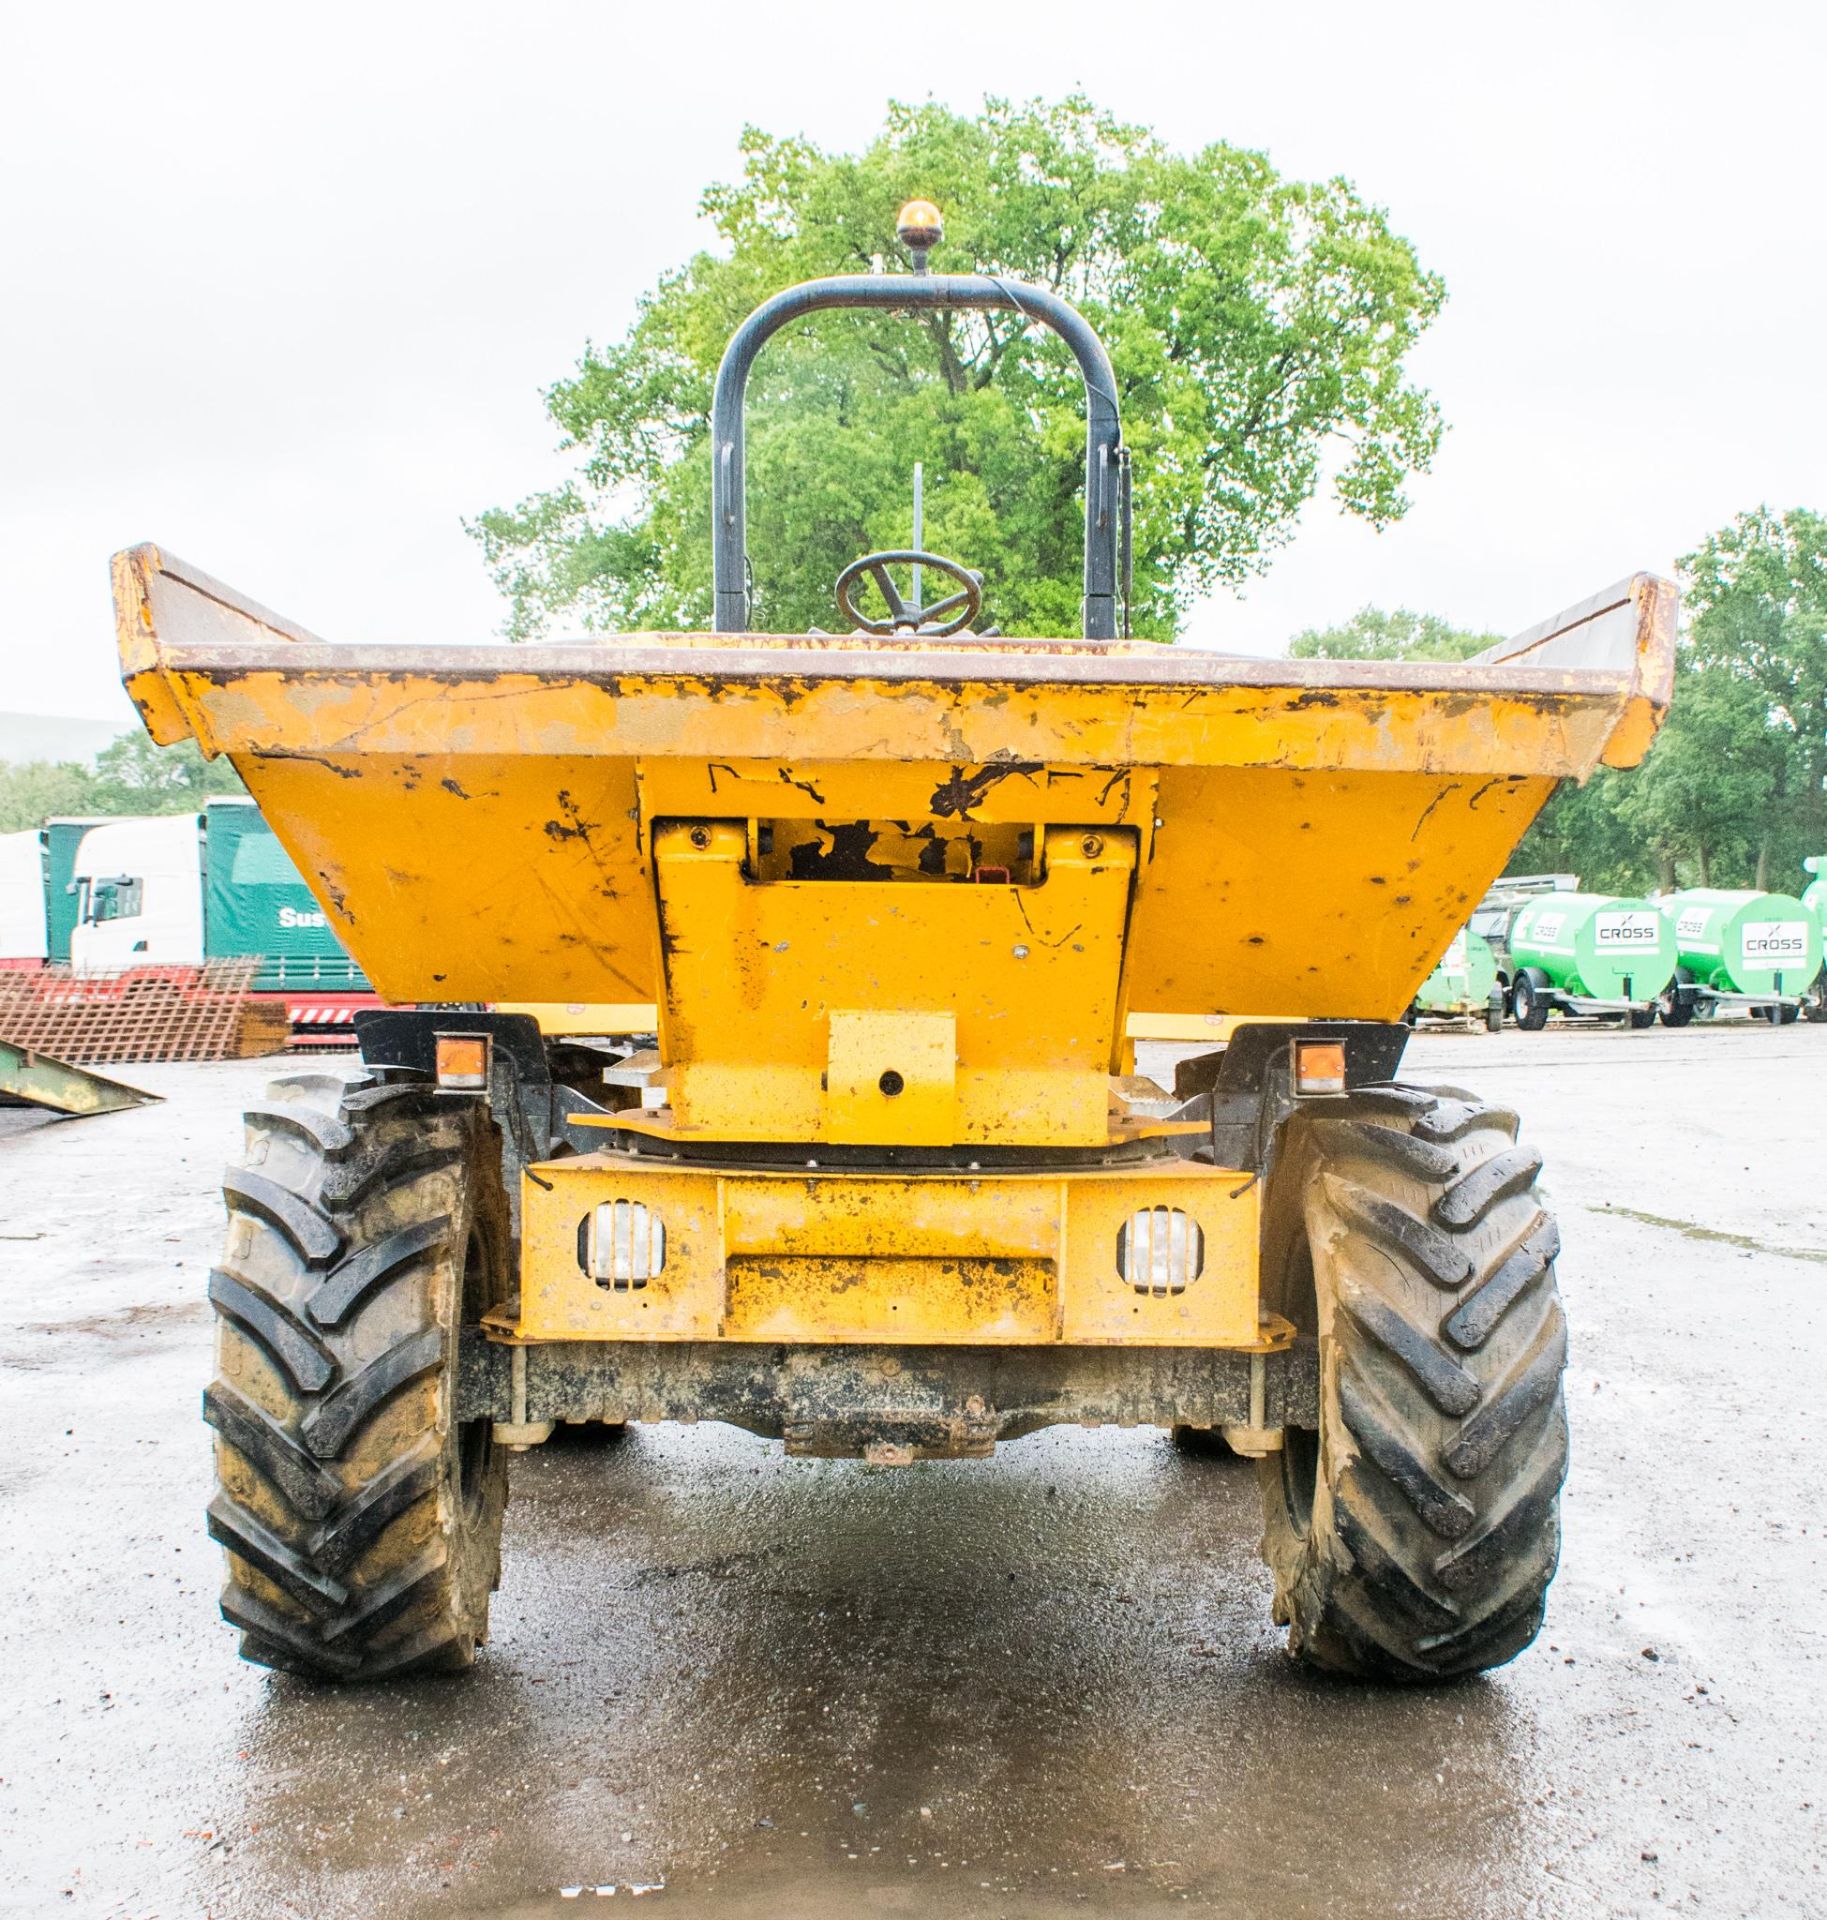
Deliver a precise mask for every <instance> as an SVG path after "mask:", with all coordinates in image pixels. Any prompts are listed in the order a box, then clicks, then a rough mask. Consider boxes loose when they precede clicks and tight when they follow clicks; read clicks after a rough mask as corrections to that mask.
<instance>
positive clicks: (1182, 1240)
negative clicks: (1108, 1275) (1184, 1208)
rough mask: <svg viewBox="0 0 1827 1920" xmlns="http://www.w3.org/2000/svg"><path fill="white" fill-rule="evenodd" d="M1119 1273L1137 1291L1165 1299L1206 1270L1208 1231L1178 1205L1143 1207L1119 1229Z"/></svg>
mask: <svg viewBox="0 0 1827 1920" xmlns="http://www.w3.org/2000/svg"><path fill="white" fill-rule="evenodd" d="M1116 1263H1117V1272H1118V1273H1120V1274H1121V1275H1122V1276H1123V1278H1124V1279H1125V1280H1127V1281H1128V1282H1129V1284H1130V1285H1131V1286H1132V1287H1134V1288H1135V1290H1136V1292H1137V1293H1141V1294H1146V1295H1148V1297H1149V1298H1150V1299H1154V1300H1164V1299H1166V1298H1167V1297H1168V1296H1169V1295H1170V1294H1175V1293H1184V1292H1185V1291H1186V1290H1187V1288H1188V1287H1189V1286H1191V1285H1192V1283H1193V1282H1194V1281H1195V1280H1197V1279H1198V1278H1199V1276H1200V1274H1201V1273H1202V1272H1204V1270H1205V1232H1204V1229H1203V1228H1202V1227H1201V1226H1200V1225H1199V1223H1198V1221H1197V1220H1195V1219H1193V1218H1192V1216H1191V1215H1190V1214H1186V1213H1182V1212H1181V1211H1180V1209H1179V1208H1178V1207H1144V1208H1142V1209H1141V1210H1140V1211H1139V1212H1136V1213H1132V1214H1131V1215H1130V1216H1129V1218H1128V1219H1127V1220H1125V1221H1124V1222H1123V1224H1122V1226H1121V1228H1119V1229H1118V1232H1117V1252H1116Z"/></svg>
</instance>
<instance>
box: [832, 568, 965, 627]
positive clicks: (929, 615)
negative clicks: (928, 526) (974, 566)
mask: <svg viewBox="0 0 1827 1920" xmlns="http://www.w3.org/2000/svg"><path fill="white" fill-rule="evenodd" d="M890 567H930V568H931V569H932V571H933V572H934V573H942V574H944V575H946V577H947V578H948V579H952V580H956V581H957V583H958V586H959V591H958V592H957V593H949V594H947V595H946V596H945V598H944V599H943V600H935V601H934V602H933V604H932V605H931V606H930V607H922V606H911V607H910V606H909V605H908V604H907V602H906V601H905V600H903V599H902V598H901V596H900V594H899V593H898V592H896V590H895V584H894V581H893V580H892V579H890V578H889V574H888V569H889V568H890ZM864 574H868V575H869V576H870V577H871V578H872V579H873V580H874V581H875V583H876V585H877V586H878V587H879V588H880V589H881V592H882V598H883V599H884V600H885V601H887V603H888V618H887V619H886V620H870V619H867V618H865V616H864V615H862V614H861V613H859V612H858V611H857V609H856V606H855V604H854V602H853V601H852V600H851V598H850V590H851V588H852V587H854V586H855V585H856V584H857V582H858V581H859V580H861V579H862V577H863V575H864ZM982 607H983V575H982V574H980V573H972V572H971V570H970V568H969V567H961V566H959V564H958V563H957V561H956V560H947V559H945V558H944V557H943V556H942V555H940V554H936V553H921V552H918V551H917V550H916V549H914V548H912V547H905V548H898V549H897V550H896V551H895V552H893V553H866V554H864V555H863V557H862V559H860V560H852V561H851V563H850V564H849V566H847V567H846V568H845V569H844V570H843V572H842V573H840V574H839V575H838V576H837V608H838V611H839V612H840V613H841V614H842V615H843V616H844V618H845V619H846V620H849V621H851V622H853V623H854V625H855V626H856V627H857V628H858V629H859V630H860V631H862V632H864V633H880V634H893V633H927V634H931V635H932V636H933V637H934V638H935V639H938V638H943V637H944V636H945V635H946V634H948V633H956V632H957V631H958V630H959V629H960V628H961V627H968V626H969V625H970V623H971V622H972V621H973V620H975V619H976V617H977V615H978V613H979V612H980V611H981V610H982ZM948 616H949V617H948Z"/></svg>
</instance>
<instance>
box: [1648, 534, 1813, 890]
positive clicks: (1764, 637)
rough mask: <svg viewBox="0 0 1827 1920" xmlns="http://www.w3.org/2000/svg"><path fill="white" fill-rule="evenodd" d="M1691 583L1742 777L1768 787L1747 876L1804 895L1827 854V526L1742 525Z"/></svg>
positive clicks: (1711, 542) (1714, 537)
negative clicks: (1803, 883) (1803, 866)
mask: <svg viewBox="0 0 1827 1920" xmlns="http://www.w3.org/2000/svg"><path fill="white" fill-rule="evenodd" d="M1681 575H1682V587H1683V590H1684V592H1685V594H1686V597H1687V604H1688V645H1689V650H1690V652H1691V655H1692V658H1693V662H1694V664H1695V666H1696V667H1697V668H1699V669H1700V670H1702V671H1703V672H1705V673H1709V674H1714V675H1718V676H1722V677H1723V678H1725V679H1726V680H1729V681H1730V682H1731V683H1732V687H1731V692H1730V695H1729V697H1730V699H1731V702H1732V705H1733V709H1734V711H1735V712H1737V713H1738V714H1739V715H1740V716H1741V717H1742V718H1741V724H1740V729H1739V731H1738V732H1737V733H1736V734H1735V735H1734V738H1733V742H1732V747H1731V751H1732V753H1733V756H1734V760H1735V762H1736V763H1737V769H1736V770H1745V769H1748V768H1749V767H1755V768H1756V769H1757V771H1758V773H1759V775H1760V777H1761V781H1762V785H1761V787H1760V788H1759V791H1758V793H1757V797H1756V801H1755V806H1754V811H1753V812H1751V813H1749V814H1747V815H1746V816H1745V818H1744V819H1743V821H1742V822H1741V826H1740V832H1741V834H1742V837H1743V841H1744V855H1743V857H1742V858H1741V861H1740V865H1741V867H1748V868H1749V869H1750V872H1751V875H1752V876H1753V877H1752V878H1751V884H1753V885H1755V886H1760V887H1761V886H1766V885H1775V886H1779V887H1781V888H1783V889H1785V890H1786V891H1790V892H1793V891H1794V890H1795V888H1796V886H1797V885H1798V884H1799V881H1798V877H1797V874H1796V867H1797V865H1798V863H1799V862H1800V860H1801V858H1802V856H1803V855H1804V854H1807V853H1824V852H1827V519H1823V518H1822V516H1821V515H1819V514H1816V513H1810V512H1808V511H1807V510H1806V509H1804V508H1799V507H1798V508H1796V509H1794V510H1792V511H1791V512H1788V513H1783V514H1777V513H1773V512H1771V510H1770V509H1769V508H1768V507H1759V508H1757V509H1756V510H1755V511H1754V512H1750V513H1741V514H1740V515H1739V516H1738V517H1737V519H1736V520H1734V521H1733V522H1732V524H1731V525H1730V526H1728V527H1723V528H1721V529H1720V530H1719V531H1718V532H1717V533H1713V534H1709V535H1708V536H1707V538H1706V539H1705V540H1703V541H1702V542H1701V543H1700V545H1699V546H1698V547H1697V548H1696V549H1695V550H1694V551H1693V552H1692V553H1690V554H1688V555H1686V556H1685V557H1684V558H1683V560H1682V562H1681ZM1720 697H1721V698H1722V699H1723V698H1726V697H1728V696H1727V695H1726V694H1723V693H1722V694H1721V696H1720Z"/></svg>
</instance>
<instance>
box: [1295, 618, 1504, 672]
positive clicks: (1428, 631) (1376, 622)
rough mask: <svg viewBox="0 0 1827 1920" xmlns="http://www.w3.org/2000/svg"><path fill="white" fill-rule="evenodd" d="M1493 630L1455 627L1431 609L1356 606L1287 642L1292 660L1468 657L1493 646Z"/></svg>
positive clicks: (1463, 658)
mask: <svg viewBox="0 0 1827 1920" xmlns="http://www.w3.org/2000/svg"><path fill="white" fill-rule="evenodd" d="M1502 637H1503V636H1502V635H1501V634H1496V633H1476V632H1474V631H1473V630H1472V629H1471V628H1469V627H1455V626H1454V625H1452V623H1451V622H1450V621H1446V620H1442V619H1441V618H1440V616H1439V615H1438V614H1435V613H1411V612H1410V611H1409V610H1408V608H1407V607H1397V608H1396V610H1395V611H1394V612H1393V613H1385V612H1384V611H1383V610H1382V608H1380V607H1360V608H1359V609H1358V611H1357V612H1356V613H1354V614H1353V615H1352V616H1351V618H1350V619H1349V620H1347V621H1345V622H1343V623H1342V624H1341V625H1339V626H1336V627H1309V628H1307V630H1306V631H1305V632H1304V633H1297V634H1296V635H1295V636H1294V638H1293V639H1292V640H1290V641H1289V642H1288V651H1289V653H1291V654H1292V655H1293V656H1294V658H1295V659H1296V660H1469V659H1470V658H1471V657H1472V655H1473V654H1475V653H1482V652H1483V651H1484V650H1485V648H1486V647H1494V646H1495V645H1496V644H1497V642H1498V641H1499V640H1500V639H1501V638H1502Z"/></svg>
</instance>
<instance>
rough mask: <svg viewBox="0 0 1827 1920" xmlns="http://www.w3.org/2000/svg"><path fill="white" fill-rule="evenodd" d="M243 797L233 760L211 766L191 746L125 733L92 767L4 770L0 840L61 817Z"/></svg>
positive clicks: (161, 809)
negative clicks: (211, 797) (226, 795)
mask: <svg viewBox="0 0 1827 1920" xmlns="http://www.w3.org/2000/svg"><path fill="white" fill-rule="evenodd" d="M245 791H246V789H245V788H244V787H243V786H242V784H241V781H240V779H239V777H238V776H237V774H236V772H235V770H234V768H233V767H232V766H231V765H230V764H229V762H228V761H227V760H205V759H204V758H203V755H202V753H201V751H200V750H199V749H198V747H197V744H196V742H195V741H193V740H185V741H183V742H181V743H180V744H179V745H177V746H175V747H155V746H154V745H153V744H152V742H151V741H150V740H149V739H147V737H146V736H145V734H143V733H137V732H135V733H123V734H122V735H121V736H120V738H119V739H118V740H115V741H113V742H112V743H111V744H110V745H108V746H106V747H104V748H103V749H102V750H101V752H100V753H99V754H97V755H96V758H95V764H94V766H92V767H83V766H78V765H77V764H76V763H75V762H74V761H69V760H66V761H48V760H31V761H26V762H24V763H22V764H19V765H14V766H0V833H14V832H18V831H21V830H23V829H27V828H31V827H37V826H42V825H43V824H44V822H45V821H46V820H49V819H51V818H53V817H54V816H56V815H58V814H77V815H81V814H133V813H189V812H191V811H193V810H194V809H197V808H200V807H201V806H202V805H203V802H204V800H205V799H206V798H207V797H208V796H209V795H210V794H212V793H243V792H245Z"/></svg>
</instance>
